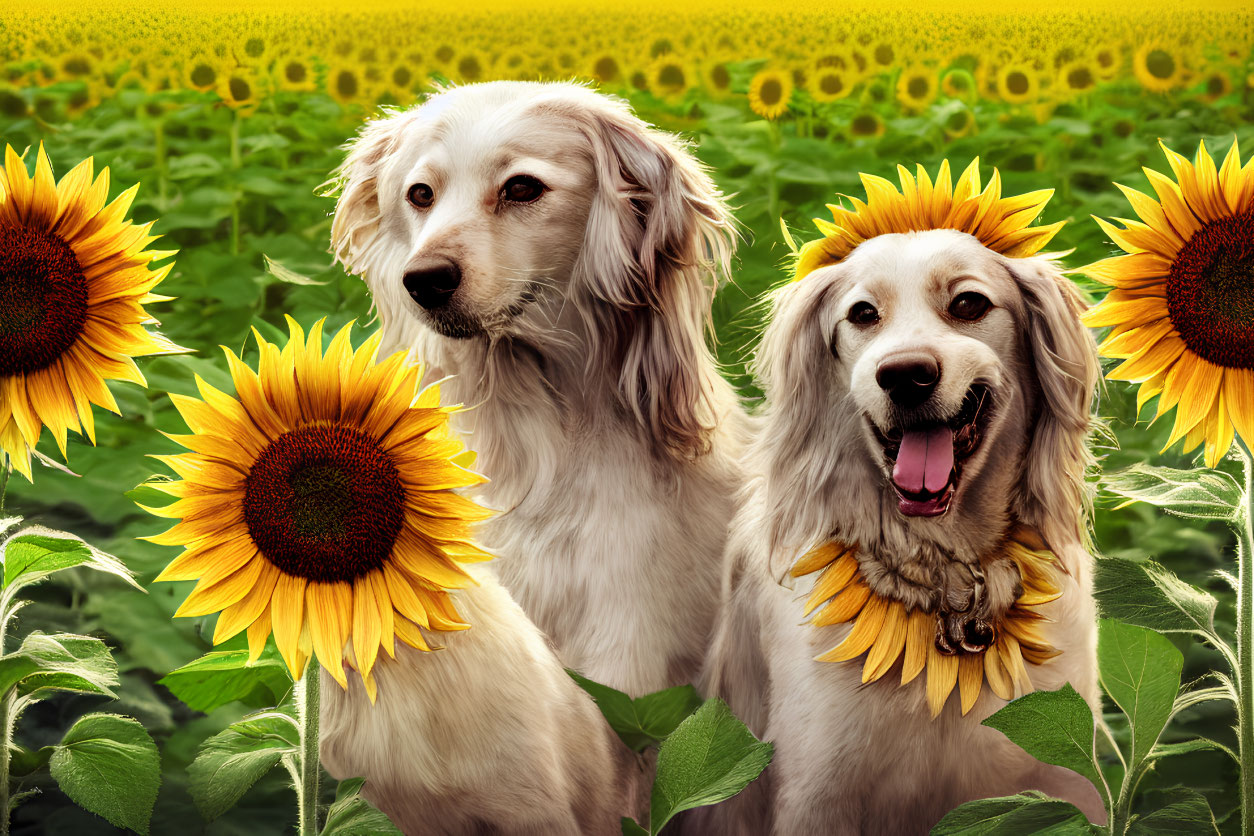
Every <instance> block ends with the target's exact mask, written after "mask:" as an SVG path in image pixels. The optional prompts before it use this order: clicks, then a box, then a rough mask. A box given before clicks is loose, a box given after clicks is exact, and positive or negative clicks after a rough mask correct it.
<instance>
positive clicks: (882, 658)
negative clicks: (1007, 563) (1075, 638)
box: [791, 526, 1062, 717]
mask: <svg viewBox="0 0 1254 836" xmlns="http://www.w3.org/2000/svg"><path fill="white" fill-rule="evenodd" d="M1000 548H1001V553H1002V555H1003V556H1005V557H1007V558H1009V559H1010V560H1012V561H1014V564H1015V565H1016V566H1017V567H1018V568H1019V575H1020V577H1021V579H1022V583H1023V594H1022V595H1020V596H1019V597H1018V598H1016V599H1015V602H1014V604H1013V605H1011V607H1010V609H1009V610H1007V611H1006V613H1005V614H1004V615H1003V616H1002V617H1001V618H1000V619H999V620H998V622H997V623H996V625H995V630H996V638H995V639H994V641H993V643H992V644H991V645H989V647H988V648H986V649H984V650H981V651H978V652H974V653H972V652H968V651H961V650H960V651H959V652H958V653H953V654H946V653H943V652H942V651H941V650H940V649H939V648H937V646H936V641H935V636H936V615H935V613H932V612H928V611H925V610H922V609H917V608H916V609H907V607H906V605H905V604H904V603H902V602H901V601H895V600H892V599H889V598H885V597H883V596H880V595H877V594H876V593H874V592H872V591H871V588H870V587H869V586H868V585H867V583H866V580H865V579H864V578H863V575H862V570H861V567H860V566H859V564H858V559H857V552H858V547H857V545H856V544H855V545H848V544H845V543H842V542H840V541H837V540H831V541H828V542H826V543H823V544H822V545H820V546H818V547H816V548H814V549H811V550H810V551H809V552H807V553H806V554H805V555H803V556H802V557H801V558H800V559H799V560H798V561H797V562H796V564H795V565H794V566H793V568H792V572H791V574H792V576H793V577H795V578H796V577H801V576H803V575H809V574H812V573H814V572H818V571H820V570H822V574H821V575H819V577H818V579H817V580H816V581H815V583H814V591H813V592H812V593H811V595H810V598H809V600H807V601H806V605H805V614H806V615H807V616H808V615H810V613H812V612H814V611H815V609H817V608H818V607H819V606H820V605H824V606H823V608H822V609H821V610H819V611H818V612H817V613H816V614H815V615H814V617H813V618H812V619H811V621H812V623H813V624H814V625H815V626H816V627H826V626H829V625H833V624H844V623H846V622H849V623H852V624H853V629H851V630H850V631H849V634H848V635H847V636H846V637H845V639H844V641H842V642H841V643H840V644H838V645H836V647H834V648H832V649H831V650H829V651H827V652H826V653H823V654H821V655H819V656H816V657H815V659H816V660H817V661H820V662H848V661H850V660H852V659H855V658H857V657H859V656H862V655H865V656H866V659H865V661H864V662H863V665H862V681H863V683H867V682H874V681H876V680H878V679H880V678H881V677H883V676H884V675H885V674H887V673H888V672H889V670H891V669H892V667H893V665H894V664H896V662H897V660H898V659H901V660H902V666H901V684H902V685H905V684H906V683H908V682H910V681H912V680H913V679H914V678H915V677H917V676H918V675H919V674H920V673H922V672H923V670H924V669H926V670H927V702H928V707H929V708H930V709H931V712H932V716H933V717H936V715H938V714H940V711H941V709H942V708H943V707H944V705H945V701H946V700H947V699H948V698H949V695H950V694H951V693H953V690H954V686H955V685H956V686H957V687H958V690H959V693H960V697H961V702H962V713H963V714H964V715H965V714H966V713H967V712H968V711H970V710H971V707H972V706H974V705H975V701H976V700H977V699H978V698H979V696H980V692H981V691H982V690H983V686H984V683H988V687H989V689H990V690H991V691H992V692H993V693H994V694H996V695H997V696H998V697H1000V698H1002V699H1003V700H1009V699H1013V698H1014V697H1019V696H1022V695H1023V694H1025V693H1027V692H1029V691H1032V690H1034V688H1033V685H1032V679H1031V677H1030V676H1029V674H1028V669H1027V665H1028V664H1032V665H1039V664H1041V663H1042V662H1044V661H1045V660H1047V659H1050V658H1052V657H1054V656H1057V655H1058V653H1059V651H1057V650H1055V649H1054V648H1053V647H1052V646H1051V645H1050V644H1049V643H1048V642H1047V641H1046V640H1045V638H1044V636H1043V635H1042V634H1041V624H1042V622H1045V621H1048V620H1049V619H1048V618H1046V616H1045V615H1044V614H1043V613H1042V612H1041V607H1043V606H1044V605H1045V604H1048V603H1049V602H1050V601H1053V600H1055V599H1057V598H1058V597H1059V596H1060V595H1061V594H1062V591H1061V590H1060V589H1059V588H1058V586H1057V585H1056V584H1055V581H1054V573H1055V571H1057V570H1058V560H1057V558H1056V557H1055V556H1054V554H1053V552H1051V551H1049V549H1048V548H1047V547H1046V546H1045V543H1044V542H1043V541H1042V540H1041V538H1040V536H1039V535H1038V534H1037V533H1036V532H1035V531H1033V530H1031V529H1029V528H1026V527H1022V526H1021V527H1019V528H1017V529H1015V530H1014V531H1012V532H1011V533H1010V534H1009V535H1008V536H1007V537H1006V539H1005V541H1004V542H1003V543H1002V545H1001V547H1000Z"/></svg>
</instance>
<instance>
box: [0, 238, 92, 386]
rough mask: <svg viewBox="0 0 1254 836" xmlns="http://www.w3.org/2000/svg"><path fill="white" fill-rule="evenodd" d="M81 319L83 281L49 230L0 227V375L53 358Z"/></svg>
mask: <svg viewBox="0 0 1254 836" xmlns="http://www.w3.org/2000/svg"><path fill="white" fill-rule="evenodd" d="M86 321H87V282H86V280H84V278H83V271H82V268H80V267H79V264H78V258H76V257H75V255H74V251H73V250H71V249H70V246H69V245H68V244H66V243H65V242H64V241H62V240H61V239H60V238H58V237H57V236H56V235H53V234H52V233H50V232H44V231H42V230H36V229H0V376H4V377H8V376H11V375H16V374H24V373H30V372H37V371H39V370H40V369H45V368H47V367H48V366H51V365H52V364H53V363H55V362H56V361H57V358H59V357H60V356H61V355H62V354H64V353H65V352H66V350H67V349H69V347H70V346H72V345H73V344H74V342H75V340H77V339H78V336H79V334H81V333H82V331H83V323H84V322H86Z"/></svg>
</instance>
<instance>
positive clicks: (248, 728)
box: [188, 712, 300, 821]
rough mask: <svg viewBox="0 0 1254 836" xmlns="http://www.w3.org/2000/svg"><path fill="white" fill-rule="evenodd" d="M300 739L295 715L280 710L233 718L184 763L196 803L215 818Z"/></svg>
mask: <svg viewBox="0 0 1254 836" xmlns="http://www.w3.org/2000/svg"><path fill="white" fill-rule="evenodd" d="M299 744H300V739H299V732H298V729H297V727H296V724H295V721H293V720H292V718H291V717H288V716H286V715H283V714H279V713H278V712H269V713H267V714H264V715H260V716H256V717H251V718H246V719H244V720H240V721H239V722H237V723H232V724H231V725H230V726H228V727H227V728H226V730H225V731H223V732H220V733H218V734H215V735H214V736H213V737H211V738H209V739H208V740H206V741H205V743H204V745H203V746H202V747H201V749H200V754H198V755H197V756H196V760H194V761H192V765H191V766H190V767H189V768H188V776H189V778H190V779H191V783H190V787H191V792H192V798H193V799H195V801H196V807H197V808H198V809H199V810H200V814H201V815H202V816H204V817H205V820H206V821H213V820H214V819H216V818H218V817H219V816H221V815H222V814H223V813H225V812H226V811H227V810H229V809H231V808H232V807H234V806H235V805H236V803H238V802H239V800H240V799H241V798H242V797H243V796H244V793H246V792H248V790H249V789H251V788H252V786H253V785H254V784H256V783H257V781H258V780H259V779H260V778H261V777H262V776H263V775H265V774H266V773H267V772H269V771H270V770H271V769H273V768H274V767H275V766H277V765H278V764H279V762H280V761H282V760H283V759H284V758H285V757H294V756H296V754H297V752H298V747H299Z"/></svg>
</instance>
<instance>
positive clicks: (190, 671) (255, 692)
mask: <svg viewBox="0 0 1254 836" xmlns="http://www.w3.org/2000/svg"><path fill="white" fill-rule="evenodd" d="M157 681H158V682H160V683H161V684H162V685H164V686H165V687H167V688H169V689H170V691H171V692H173V694H174V696H176V697H178V698H179V699H180V700H182V701H183V702H184V703H186V704H187V706H188V707H190V708H194V709H195V710H197V711H203V712H205V713H206V714H207V713H209V712H210V711H213V710H214V709H215V708H219V707H221V706H223V705H226V704H227V703H229V702H235V701H236V700H239V701H241V702H243V703H245V704H246V705H248V706H249V707H252V708H262V707H264V706H267V705H275V704H277V703H278V702H279V701H280V700H281V699H282V697H283V695H284V694H286V693H287V692H288V691H289V690H290V689H291V687H292V677H291V675H290V674H289V673H288V672H287V666H286V665H284V664H283V660H282V659H279V658H278V657H277V655H274V654H267V655H263V656H262V657H261V658H260V659H258V660H257V661H256V662H255V663H254V664H252V665H250V664H248V651H247V650H222V651H214V652H212V653H206V654H205V655H204V656H201V657H200V658H199V659H197V660H195V661H193V662H189V663H188V664H186V665H184V666H183V667H181V668H178V669H177V670H173V671H170V672H169V673H168V674H166V675H165V676H163V677H162V678H161V679H159V680H157Z"/></svg>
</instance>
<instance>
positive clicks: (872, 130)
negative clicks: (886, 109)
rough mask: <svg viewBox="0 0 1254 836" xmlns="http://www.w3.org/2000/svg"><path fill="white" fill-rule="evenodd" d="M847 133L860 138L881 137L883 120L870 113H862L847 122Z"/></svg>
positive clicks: (867, 111)
mask: <svg viewBox="0 0 1254 836" xmlns="http://www.w3.org/2000/svg"><path fill="white" fill-rule="evenodd" d="M849 133H850V134H852V135H853V136H861V137H878V136H883V135H884V120H883V119H881V118H880V117H879V116H878V115H876V114H875V113H873V112H872V111H869V110H866V111H863V112H862V113H859V114H857V115H855V116H854V117H853V118H852V119H850V120H849Z"/></svg>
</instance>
